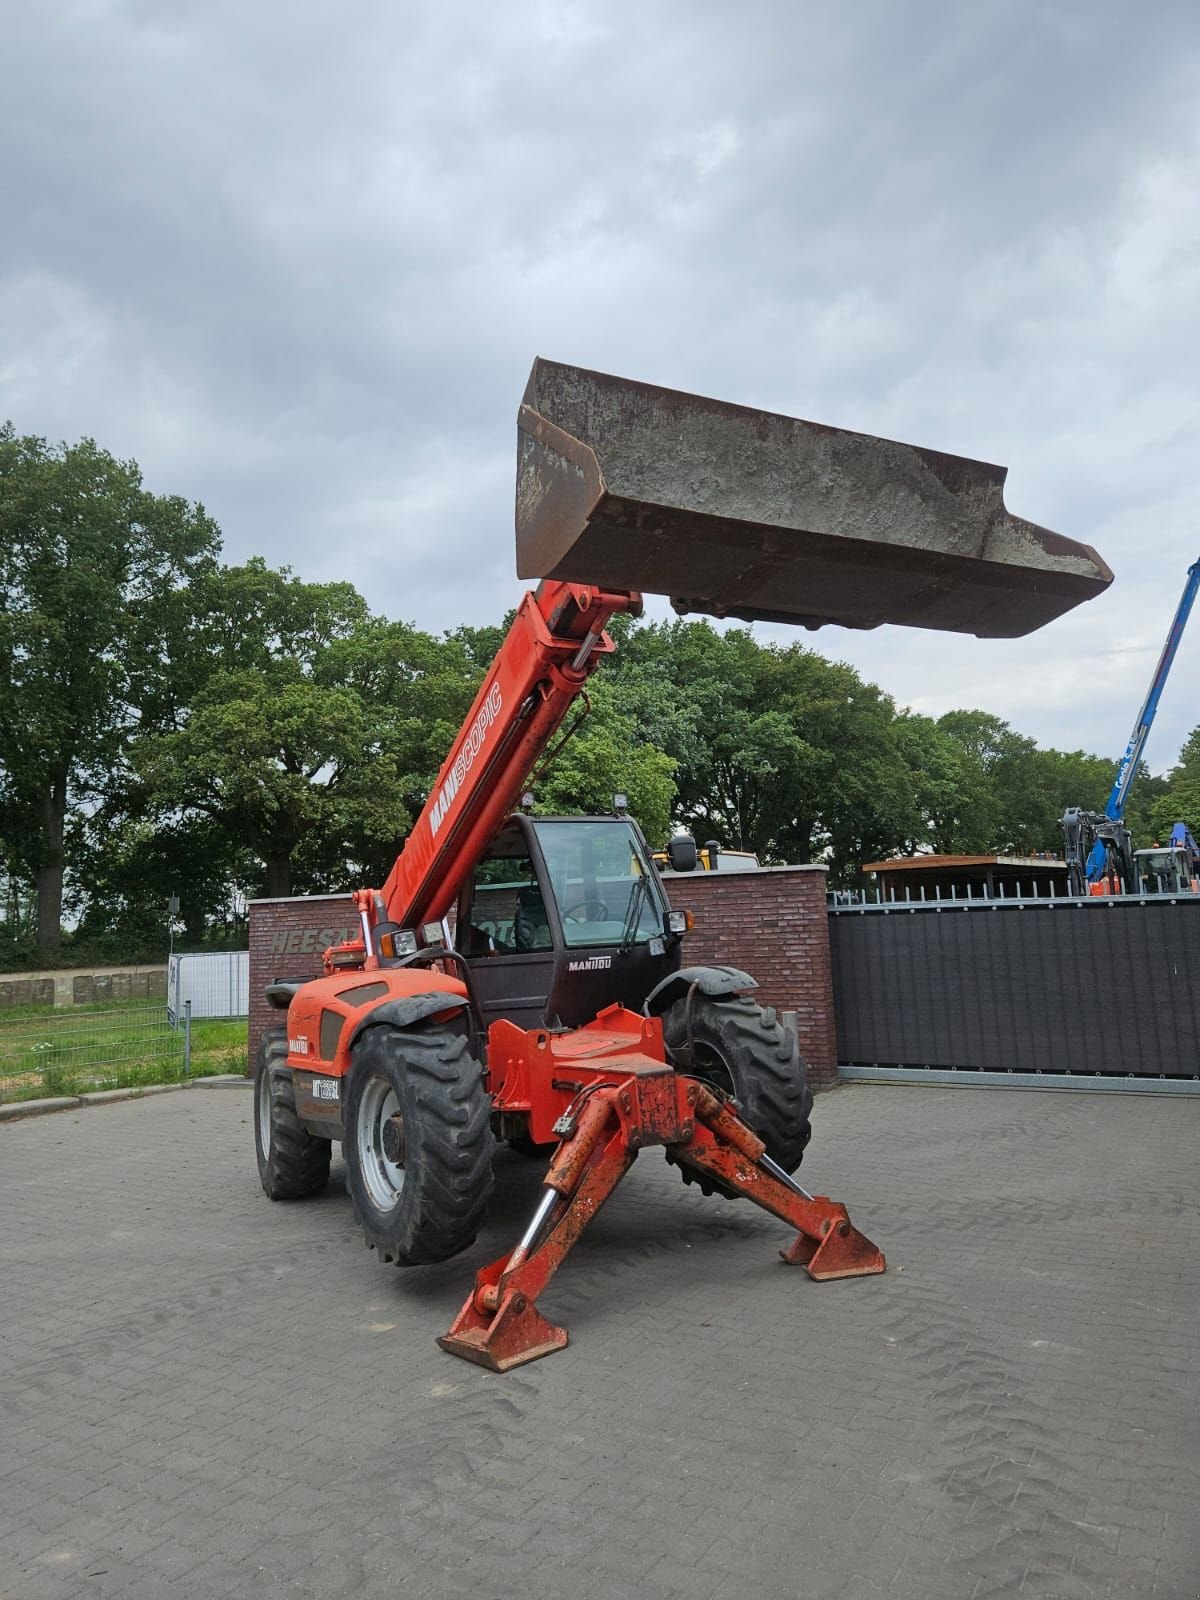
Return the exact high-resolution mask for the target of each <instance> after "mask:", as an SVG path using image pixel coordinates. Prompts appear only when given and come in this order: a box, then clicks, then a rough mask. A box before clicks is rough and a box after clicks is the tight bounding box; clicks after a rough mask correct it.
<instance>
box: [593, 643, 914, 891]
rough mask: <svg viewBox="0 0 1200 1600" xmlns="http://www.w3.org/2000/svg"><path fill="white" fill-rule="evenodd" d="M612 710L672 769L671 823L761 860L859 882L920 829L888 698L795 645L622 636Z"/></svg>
mask: <svg viewBox="0 0 1200 1600" xmlns="http://www.w3.org/2000/svg"><path fill="white" fill-rule="evenodd" d="M615 693H616V698H617V703H618V704H619V705H620V707H621V708H622V709H623V710H625V711H627V712H628V714H630V715H631V716H633V718H634V720H635V722H636V724H637V726H638V728H639V732H640V733H641V736H642V738H643V740H644V741H646V742H648V743H650V744H653V745H655V746H657V747H659V748H661V749H662V750H664V751H665V752H666V753H667V754H668V755H670V756H672V757H673V758H674V759H675V761H676V762H677V769H676V781H677V787H678V797H677V801H676V806H675V818H676V820H677V821H679V822H681V823H683V824H685V825H686V826H687V827H689V828H690V829H691V830H692V832H693V833H695V835H696V836H697V838H699V839H701V840H703V839H705V838H709V837H712V838H715V839H717V841H718V842H719V843H721V844H724V845H726V846H728V847H731V848H735V849H746V850H753V851H756V852H757V853H758V855H759V856H760V857H761V858H763V859H764V860H768V861H770V860H774V861H811V860H814V859H824V860H828V861H829V862H830V864H831V867H832V869H833V871H834V873H835V875H838V876H840V877H841V878H843V879H846V880H853V879H854V878H856V876H857V872H858V867H859V865H860V864H861V862H862V860H863V859H865V858H867V857H869V856H870V855H872V854H886V853H888V852H890V851H891V850H894V849H895V848H896V847H897V846H898V845H899V844H900V843H901V842H902V841H904V840H906V839H909V838H912V837H913V836H914V835H915V834H916V833H917V832H918V831H919V828H920V819H919V814H918V807H917V804H916V802H915V800H914V789H913V783H912V773H911V771H910V769H909V766H908V764H907V762H906V759H905V751H904V747H903V744H902V741H901V739H900V737H899V734H898V720H899V719H898V718H897V713H896V709H895V706H894V704H893V702H892V701H891V699H890V697H889V696H887V695H885V694H884V693H883V692H882V691H881V690H879V689H878V688H876V687H875V686H874V685H872V684H867V683H864V682H863V680H862V679H861V678H860V677H859V676H858V674H857V673H856V672H854V670H853V669H852V668H850V667H847V666H844V665H841V664H839V663H835V662H829V661H826V660H825V659H824V657H822V656H819V655H817V654H816V652H815V651H812V650H808V649H806V648H805V647H803V646H802V645H792V646H789V647H787V648H785V649H779V648H776V647H773V646H764V645H760V644H759V643H758V641H757V640H756V639H755V638H754V636H753V634H752V633H751V632H750V631H749V630H748V629H743V628H731V629H728V630H726V631H725V632H718V631H717V630H716V629H715V628H713V627H712V626H711V625H710V624H709V623H706V622H675V623H663V624H658V625H651V626H649V627H645V628H641V629H637V630H635V631H632V632H631V633H630V635H629V637H628V639H627V641H626V644H625V649H624V651H623V653H622V656H621V657H618V663H617V669H616V689H615Z"/></svg>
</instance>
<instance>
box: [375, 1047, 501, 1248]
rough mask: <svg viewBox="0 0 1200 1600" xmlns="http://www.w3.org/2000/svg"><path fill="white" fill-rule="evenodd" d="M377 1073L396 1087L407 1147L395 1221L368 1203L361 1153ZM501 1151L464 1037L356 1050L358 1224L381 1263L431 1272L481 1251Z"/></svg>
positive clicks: (486, 1097)
mask: <svg viewBox="0 0 1200 1600" xmlns="http://www.w3.org/2000/svg"><path fill="white" fill-rule="evenodd" d="M373 1072H380V1073H382V1074H384V1075H385V1076H387V1077H388V1078H389V1081H391V1082H392V1083H393V1084H394V1085H395V1086H396V1088H397V1092H398V1094H399V1097H400V1100H401V1105H402V1107H403V1116H404V1127H405V1135H406V1139H407V1159H406V1163H405V1182H404V1187H403V1189H402V1190H401V1192H400V1198H399V1201H398V1203H397V1204H396V1205H395V1206H394V1207H393V1208H392V1210H391V1212H390V1213H388V1214H387V1216H382V1215H381V1214H380V1213H379V1211H378V1210H377V1209H376V1208H375V1207H374V1206H373V1205H371V1204H370V1202H369V1201H368V1200H367V1199H366V1194H365V1190H364V1187H363V1184H362V1182H361V1179H360V1177H359V1174H358V1168H357V1159H358V1158H357V1151H356V1148H355V1147H354V1141H355V1137H356V1135H355V1129H354V1125H353V1124H354V1121H355V1116H356V1112H357V1105H358V1099H359V1092H360V1088H361V1085H362V1083H363V1082H364V1080H365V1077H366V1076H368V1075H370V1074H371V1073H373ZM356 1075H357V1076H356ZM494 1145H495V1140H494V1138H493V1134H492V1125H491V1099H490V1097H489V1095H488V1094H487V1092H486V1090H485V1089H484V1087H483V1081H482V1076H481V1073H480V1068H479V1062H478V1061H477V1060H476V1059H475V1057H474V1056H472V1054H471V1052H470V1049H469V1046H468V1043H467V1040H466V1039H465V1038H464V1037H463V1036H462V1035H461V1034H459V1033H452V1032H450V1031H448V1030H443V1029H439V1028H436V1027H426V1028H405V1029H402V1028H394V1027H390V1026H382V1025H381V1026H379V1027H374V1028H368V1029H367V1030H366V1032H365V1033H363V1034H362V1035H361V1036H360V1038H359V1039H358V1040H357V1041H356V1043H355V1045H354V1049H353V1052H352V1064H351V1069H350V1086H349V1089H348V1093H347V1104H346V1142H345V1145H344V1149H345V1152H346V1158H347V1186H348V1188H349V1190H350V1195H351V1200H352V1202H353V1208H354V1216H355V1220H356V1221H357V1222H358V1224H359V1226H360V1227H361V1228H362V1230H363V1233H364V1237H365V1240H366V1243H367V1245H368V1246H369V1247H370V1248H372V1249H374V1250H375V1251H376V1253H377V1254H378V1256H379V1258H380V1260H381V1261H384V1262H387V1263H389V1264H394V1265H396V1266H425V1265H431V1264H432V1263H434V1262H438V1261H445V1260H447V1259H448V1258H449V1257H451V1256H454V1255H457V1254H458V1253H459V1252H460V1251H461V1250H465V1249H466V1248H467V1246H468V1245H470V1244H471V1243H472V1242H473V1241H474V1239H475V1236H476V1234H477V1233H478V1231H479V1228H480V1226H481V1225H482V1222H483V1219H484V1215H485V1213H486V1211H487V1204H488V1200H489V1198H490V1196H491V1190H492V1155H493V1151H494Z"/></svg>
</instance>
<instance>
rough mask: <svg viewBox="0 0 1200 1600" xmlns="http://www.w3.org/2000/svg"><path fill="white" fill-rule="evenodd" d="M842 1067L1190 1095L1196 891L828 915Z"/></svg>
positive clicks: (1195, 1013) (1199, 924)
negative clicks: (1133, 1088) (1161, 894)
mask: <svg viewBox="0 0 1200 1600" xmlns="http://www.w3.org/2000/svg"><path fill="white" fill-rule="evenodd" d="M829 921H830V943H831V950H832V958H833V980H834V997H835V1013H836V1023H837V1037H838V1060H839V1070H840V1071H841V1072H842V1074H843V1075H844V1076H846V1077H875V1078H879V1077H884V1078H888V1077H891V1078H895V1077H902V1078H922V1079H928V1078H935V1079H939V1080H944V1081H959V1082H963V1081H965V1082H976V1083H980V1082H984V1081H1004V1082H1010V1083H1021V1084H1036V1085H1037V1086H1038V1087H1080V1086H1088V1087H1097V1088H1121V1087H1135V1088H1139V1089H1150V1090H1154V1091H1157V1092H1164V1091H1167V1092H1200V986H1198V984H1197V981H1196V976H1197V974H1198V973H1200V896H1196V895H1178V896H1172V895H1167V896H1153V895H1147V896H1144V897H1132V896H1114V897H1111V898H1110V897H1104V898H1067V897H1053V898H1038V899H1024V900H1008V899H997V900H990V901H985V900H957V899H948V900H939V901H935V902H932V903H931V902H928V901H927V902H925V903H921V902H919V901H897V902H891V901H889V902H883V903H878V904H859V905H855V906H841V907H835V908H833V909H832V910H831V912H830V919H829Z"/></svg>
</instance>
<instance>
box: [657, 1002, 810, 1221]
mask: <svg viewBox="0 0 1200 1600" xmlns="http://www.w3.org/2000/svg"><path fill="white" fill-rule="evenodd" d="M662 1024H663V1038H664V1039H665V1041H666V1044H667V1048H668V1050H669V1051H670V1053H671V1058H672V1060H673V1061H674V1062H675V1066H676V1070H677V1071H679V1072H683V1073H686V1074H687V1075H688V1076H689V1077H693V1078H701V1079H703V1081H704V1082H706V1083H711V1084H712V1085H713V1087H714V1088H717V1089H720V1090H722V1091H723V1092H724V1093H725V1094H727V1095H732V1097H733V1098H734V1100H736V1102H737V1105H738V1115H739V1116H740V1117H741V1119H742V1121H743V1122H744V1123H745V1124H746V1126H747V1127H749V1128H752V1129H753V1130H754V1132H755V1133H756V1134H757V1135H758V1137H759V1138H760V1139H761V1140H762V1141H763V1143H764V1144H765V1145H766V1147H767V1154H768V1155H769V1156H770V1157H771V1159H772V1160H773V1161H775V1162H778V1164H779V1165H780V1166H781V1167H782V1168H783V1170H784V1171H785V1172H795V1170H796V1168H797V1167H798V1166H799V1165H800V1162H801V1160H802V1159H803V1156H804V1148H805V1146H806V1145H807V1144H808V1141H809V1139H810V1138H811V1137H812V1123H811V1121H810V1120H809V1119H810V1116H811V1114H812V1090H811V1089H810V1088H809V1087H808V1082H807V1068H806V1067H805V1064H804V1059H803V1057H802V1056H801V1054H800V1051H799V1048H798V1046H797V1043H796V1035H795V1033H794V1032H793V1031H792V1030H791V1029H790V1028H785V1027H784V1026H783V1024H782V1023H781V1022H780V1020H779V1015H778V1013H777V1012H776V1010H775V1008H774V1007H773V1006H760V1005H758V1004H757V1003H756V1002H755V1001H753V1000H747V999H744V998H739V997H736V996H727V997H723V998H721V999H719V1000H715V999H711V998H709V997H708V996H707V995H702V994H696V995H695V996H694V997H693V998H692V1003H691V1037H692V1045H693V1048H694V1051H695V1055H694V1059H691V1058H689V1054H688V1001H687V997H686V996H685V997H684V998H683V999H681V1000H677V1001H676V1002H675V1003H674V1005H672V1006H670V1007H668V1009H667V1010H666V1011H665V1012H664V1014H663V1019H662ZM680 1171H681V1173H682V1175H683V1181H684V1182H685V1183H699V1185H700V1187H701V1189H702V1190H703V1191H704V1193H705V1194H712V1193H714V1192H715V1193H719V1194H726V1195H729V1196H730V1197H731V1198H735V1197H736V1196H737V1191H736V1190H733V1189H730V1188H729V1187H728V1186H727V1185H725V1184H722V1183H720V1182H719V1181H718V1180H717V1179H714V1178H711V1177H709V1176H708V1174H707V1173H704V1174H701V1173H699V1172H697V1171H696V1170H694V1169H693V1168H690V1167H681V1168H680Z"/></svg>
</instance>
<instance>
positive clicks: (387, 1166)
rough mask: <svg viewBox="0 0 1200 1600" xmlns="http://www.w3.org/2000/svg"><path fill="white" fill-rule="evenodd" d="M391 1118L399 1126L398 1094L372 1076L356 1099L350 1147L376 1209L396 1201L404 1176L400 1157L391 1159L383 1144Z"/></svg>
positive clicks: (379, 1079) (386, 1209)
mask: <svg viewBox="0 0 1200 1600" xmlns="http://www.w3.org/2000/svg"><path fill="white" fill-rule="evenodd" d="M393 1118H395V1120H396V1122H397V1123H398V1124H399V1125H400V1127H403V1122H402V1119H401V1117H400V1099H399V1096H398V1095H397V1094H396V1091H395V1089H393V1088H392V1085H391V1084H390V1083H389V1082H388V1081H387V1079H386V1078H372V1079H371V1080H370V1081H369V1082H368V1083H367V1085H366V1087H365V1088H364V1089H363V1094H362V1100H361V1101H360V1102H359V1107H358V1119H357V1123H356V1125H355V1129H354V1147H355V1153H356V1155H357V1156H358V1170H359V1172H361V1173H362V1180H363V1185H364V1187H365V1189H366V1191H367V1194H368V1196H369V1197H370V1200H371V1203H372V1204H373V1205H374V1206H375V1207H376V1208H377V1209H378V1210H380V1211H390V1210H391V1209H392V1207H393V1206H394V1205H395V1204H396V1201H397V1200H398V1199H399V1198H400V1194H401V1192H402V1190H403V1188H404V1181H405V1177H406V1173H405V1171H404V1162H403V1160H393V1159H392V1158H391V1156H389V1154H388V1152H387V1150H386V1149H385V1146H384V1136H385V1128H386V1125H387V1124H388V1123H389V1122H391V1121H392V1119H393ZM394 1138H395V1134H394V1132H393V1134H392V1140H394Z"/></svg>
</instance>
